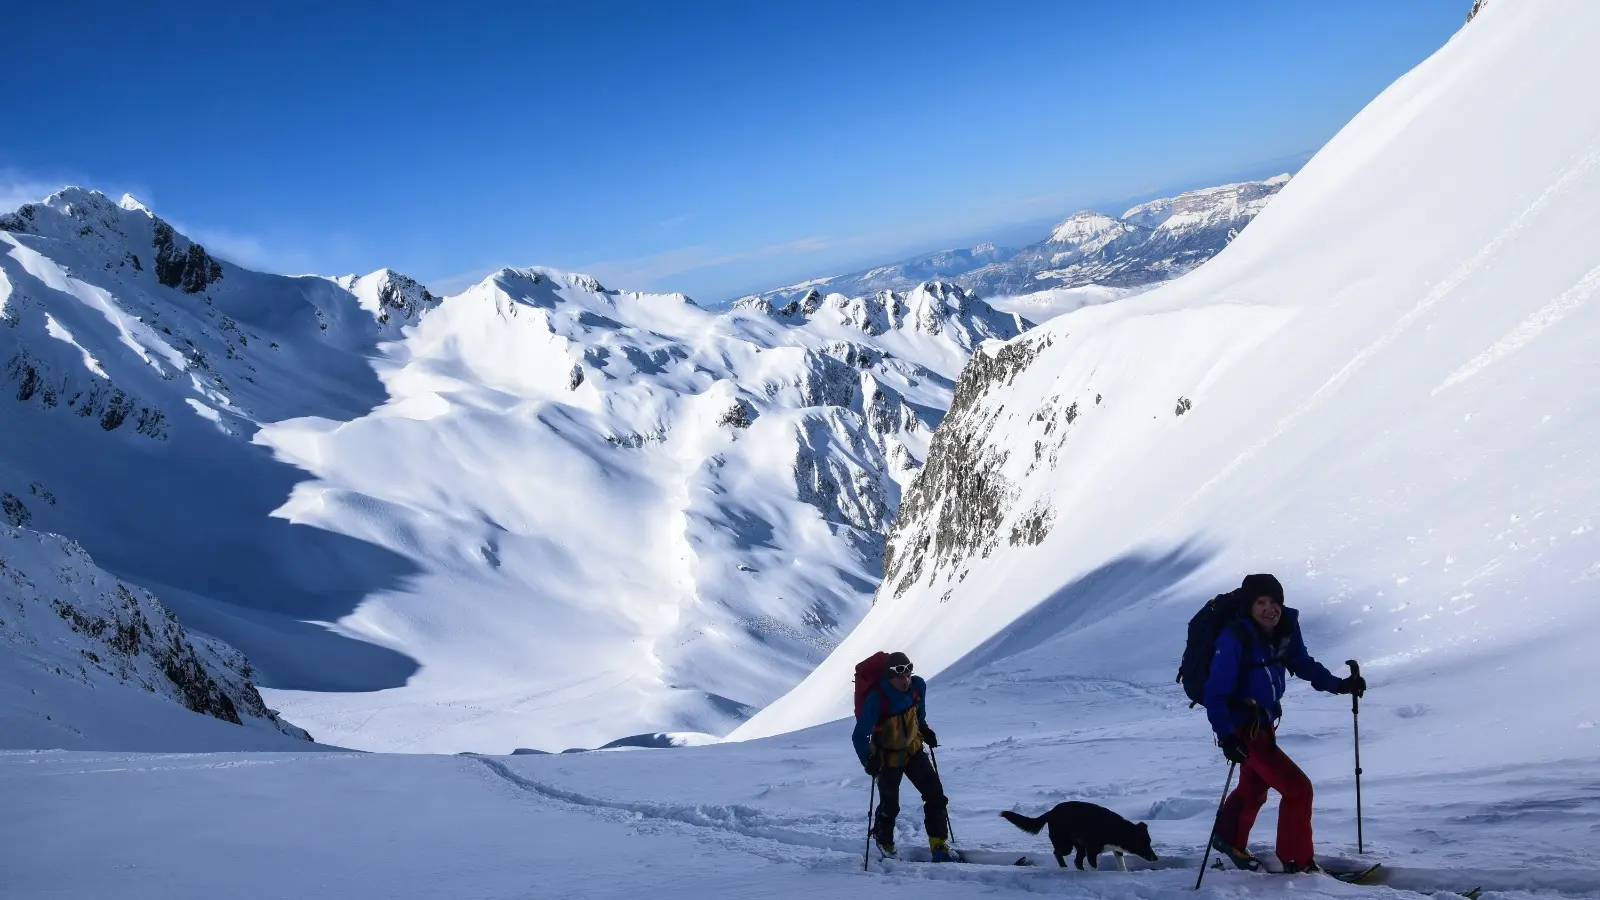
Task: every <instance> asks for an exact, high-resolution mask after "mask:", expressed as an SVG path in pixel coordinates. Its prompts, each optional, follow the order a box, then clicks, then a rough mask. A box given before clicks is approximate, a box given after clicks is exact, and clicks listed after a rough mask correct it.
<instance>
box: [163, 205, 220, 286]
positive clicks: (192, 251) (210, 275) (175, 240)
mask: <svg viewBox="0 0 1600 900" xmlns="http://www.w3.org/2000/svg"><path fill="white" fill-rule="evenodd" d="M180 240H181V241H182V243H183V244H186V245H187V246H180V244H179V241H180ZM151 243H152V244H153V245H154V246H155V248H156V280H157V281H159V282H161V283H162V284H164V285H166V286H167V287H173V288H182V289H183V292H184V293H186V294H198V293H200V292H201V291H204V290H205V289H206V288H207V287H208V286H209V285H211V284H212V283H214V282H216V281H219V280H221V279H222V265H221V264H220V263H218V262H217V261H216V260H215V259H212V258H211V256H210V255H209V254H207V253H206V248H205V247H202V246H201V245H199V244H196V243H194V242H192V241H190V240H188V239H187V238H181V237H180V236H179V235H178V234H177V232H175V231H173V230H172V226H171V225H168V224H167V223H166V222H163V221H161V220H160V219H157V220H156V221H155V237H154V239H153V240H152V242H151Z"/></svg>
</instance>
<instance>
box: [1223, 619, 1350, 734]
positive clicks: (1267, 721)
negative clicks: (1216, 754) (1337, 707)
mask: <svg viewBox="0 0 1600 900" xmlns="http://www.w3.org/2000/svg"><path fill="white" fill-rule="evenodd" d="M1241 637H1243V638H1244V640H1243V641H1241V640H1240V638H1241ZM1286 673H1287V674H1286ZM1288 674H1293V675H1294V676H1295V677H1297V678H1303V679H1305V680H1306V681H1309V682H1311V686H1312V687H1314V688H1316V689H1317V690H1319V691H1326V692H1328V693H1330V694H1331V693H1334V692H1335V691H1337V690H1338V689H1339V680H1340V679H1339V677H1338V676H1337V675H1334V674H1333V673H1332V672H1329V671H1328V670H1327V669H1326V668H1324V667H1323V665H1322V664H1321V663H1319V662H1317V661H1316V660H1314V659H1312V658H1311V654H1310V653H1309V652H1307V650H1306V642H1305V638H1303V637H1301V636H1300V613H1299V612H1298V611H1296V610H1293V609H1290V608H1289V607H1284V609H1283V618H1282V619H1281V620H1279V622H1278V628H1277V631H1276V635H1275V636H1274V638H1273V639H1272V640H1271V641H1269V640H1267V637H1266V636H1265V635H1263V634H1262V633H1261V629H1260V628H1259V627H1257V626H1256V624H1255V622H1254V621H1252V620H1251V619H1250V617H1249V614H1248V613H1246V614H1244V615H1241V616H1240V617H1239V618H1238V619H1237V620H1236V621H1235V622H1233V623H1232V624H1230V625H1229V626H1228V627H1227V628H1224V629H1222V633H1221V634H1219V635H1217V649H1216V651H1215V652H1214V653H1213V654H1212V656H1211V674H1210V675H1209V676H1208V677H1207V678H1206V691H1205V699H1206V718H1208V719H1210V720H1211V729H1212V730H1213V731H1215V732H1216V733H1217V736H1218V737H1221V736H1224V735H1229V734H1233V733H1234V732H1235V731H1236V730H1238V729H1239V728H1241V727H1243V726H1247V725H1250V724H1253V723H1259V724H1263V725H1272V724H1274V723H1276V722H1277V721H1278V720H1279V719H1280V718H1282V717H1283V707H1282V706H1281V705H1279V701H1280V700H1282V699H1283V690H1284V688H1286V687H1288V683H1289V679H1288Z"/></svg>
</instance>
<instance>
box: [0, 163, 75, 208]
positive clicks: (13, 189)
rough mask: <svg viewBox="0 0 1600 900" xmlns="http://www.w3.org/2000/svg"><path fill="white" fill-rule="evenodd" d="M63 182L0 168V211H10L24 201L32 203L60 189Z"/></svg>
mask: <svg viewBox="0 0 1600 900" xmlns="http://www.w3.org/2000/svg"><path fill="white" fill-rule="evenodd" d="M62 187H63V184H62V183H61V182H59V181H56V182H52V181H47V180H45V179H42V178H34V177H30V176H28V175H25V174H23V173H21V172H18V171H16V170H15V169H0V212H11V211H12V210H14V209H16V208H17V207H19V206H21V205H23V204H24V203H34V202H36V201H39V200H43V199H44V198H46V197H48V196H50V195H51V194H53V193H55V192H56V191H59V190H61V188H62Z"/></svg>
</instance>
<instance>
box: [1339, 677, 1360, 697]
mask: <svg viewBox="0 0 1600 900" xmlns="http://www.w3.org/2000/svg"><path fill="white" fill-rule="evenodd" d="M1334 693H1336V694H1355V695H1356V696H1357V697H1364V696H1366V693H1367V680H1366V679H1365V678H1362V677H1361V676H1360V675H1349V676H1346V677H1344V678H1341V679H1339V689H1338V690H1336V691H1334Z"/></svg>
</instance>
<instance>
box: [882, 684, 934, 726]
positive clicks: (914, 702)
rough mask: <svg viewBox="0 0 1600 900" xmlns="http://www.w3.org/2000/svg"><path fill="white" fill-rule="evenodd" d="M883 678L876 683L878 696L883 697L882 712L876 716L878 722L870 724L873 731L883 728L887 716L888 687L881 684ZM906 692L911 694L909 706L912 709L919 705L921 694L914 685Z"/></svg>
mask: <svg viewBox="0 0 1600 900" xmlns="http://www.w3.org/2000/svg"><path fill="white" fill-rule="evenodd" d="M884 680H885V679H881V678H880V679H879V680H878V684H877V688H878V696H880V697H882V698H883V712H882V713H880V714H879V716H878V724H876V725H874V726H872V730H873V731H879V730H881V729H882V728H883V726H884V724H885V722H886V720H887V719H888V718H889V689H888V688H886V687H884V686H883V682H884ZM907 693H909V694H910V695H911V708H912V709H916V708H917V707H918V706H920V705H921V704H922V694H921V693H920V692H918V691H917V689H916V688H915V687H912V689H911V690H910V691H908V692H907ZM901 715H904V713H901Z"/></svg>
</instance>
